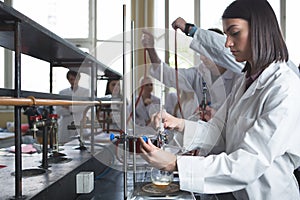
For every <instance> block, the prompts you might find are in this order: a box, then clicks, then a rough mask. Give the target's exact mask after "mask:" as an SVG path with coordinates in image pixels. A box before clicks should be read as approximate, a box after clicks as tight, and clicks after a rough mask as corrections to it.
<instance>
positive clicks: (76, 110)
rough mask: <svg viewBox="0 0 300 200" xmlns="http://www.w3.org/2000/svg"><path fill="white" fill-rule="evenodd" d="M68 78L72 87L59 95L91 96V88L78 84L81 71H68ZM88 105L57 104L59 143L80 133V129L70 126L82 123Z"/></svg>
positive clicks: (67, 140)
mask: <svg viewBox="0 0 300 200" xmlns="http://www.w3.org/2000/svg"><path fill="white" fill-rule="evenodd" d="M67 79H68V81H69V83H70V87H69V88H66V89H64V90H61V91H60V92H59V95H65V96H72V98H74V97H75V98H76V97H89V96H90V94H89V90H88V89H86V88H83V87H80V86H79V85H78V82H79V80H80V73H78V72H76V71H71V70H70V71H68V72H67ZM85 108H86V106H76V105H72V106H57V107H56V113H57V114H58V115H59V117H60V118H59V121H58V142H59V144H65V143H67V142H69V141H71V140H72V139H74V136H77V135H78V134H79V130H77V129H76V130H69V129H68V126H69V125H71V124H74V125H80V121H81V120H82V118H83V111H84V110H85Z"/></svg>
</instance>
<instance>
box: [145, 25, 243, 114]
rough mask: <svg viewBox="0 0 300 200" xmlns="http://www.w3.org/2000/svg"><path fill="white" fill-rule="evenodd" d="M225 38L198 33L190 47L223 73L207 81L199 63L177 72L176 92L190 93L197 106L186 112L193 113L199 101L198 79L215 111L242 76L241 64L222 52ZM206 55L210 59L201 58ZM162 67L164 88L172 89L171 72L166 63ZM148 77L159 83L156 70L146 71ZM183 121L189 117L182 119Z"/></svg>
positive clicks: (200, 88)
mask: <svg viewBox="0 0 300 200" xmlns="http://www.w3.org/2000/svg"><path fill="white" fill-rule="evenodd" d="M225 39H226V38H225V37H224V36H222V35H220V34H217V33H215V32H213V31H208V30H203V29H198V30H197V31H196V33H195V35H194V38H193V40H192V42H191V44H190V47H191V48H192V49H193V50H194V51H196V52H199V53H200V54H203V55H204V56H206V57H208V58H210V59H211V60H212V61H214V62H215V63H216V64H217V65H219V66H222V67H224V68H226V69H229V70H227V71H226V72H225V73H224V74H222V75H221V76H220V77H219V78H218V79H217V80H216V81H214V82H213V81H212V80H211V73H210V71H209V70H208V69H207V68H206V67H205V65H204V64H203V62H200V63H199V64H198V65H197V66H194V67H190V68H187V69H182V68H180V69H178V79H179V80H178V85H179V89H181V90H184V91H186V92H194V93H195V99H197V105H190V106H189V109H191V110H193V111H194V110H195V109H196V108H197V106H198V105H199V103H201V101H202V99H203V94H202V90H203V87H202V81H201V80H202V76H203V77H204V79H205V82H206V83H207V87H208V90H209V94H208V100H209V101H211V106H212V107H214V108H215V109H218V108H219V106H220V105H221V104H222V103H223V102H224V101H225V99H226V97H227V95H228V94H229V93H230V91H231V88H232V86H233V84H234V82H235V81H236V80H237V79H238V78H240V77H241V76H242V73H241V71H242V69H243V68H244V64H243V63H238V62H236V61H235V58H234V56H233V55H232V54H231V52H230V50H229V49H227V48H225V46H224V44H225ZM204 52H206V53H207V52H209V53H211V54H212V56H209V55H207V54H204ZM162 66H163V82H164V84H165V85H166V86H168V87H176V81H175V80H176V79H175V69H174V68H171V67H169V66H168V65H167V64H166V63H163V64H162ZM150 74H151V76H153V77H154V78H156V79H158V80H160V69H159V68H157V69H154V67H151V68H150ZM184 117H185V119H187V118H188V117H189V116H184Z"/></svg>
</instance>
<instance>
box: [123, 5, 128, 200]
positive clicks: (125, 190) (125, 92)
mask: <svg viewBox="0 0 300 200" xmlns="http://www.w3.org/2000/svg"><path fill="white" fill-rule="evenodd" d="M125 31H126V5H125V4H123V76H124V74H125V73H126V72H127V70H126V55H125V53H126V32H125ZM123 80H124V83H123V109H122V111H123V112H122V118H123V119H122V130H124V137H125V140H124V164H123V170H124V181H123V182H124V199H126V198H127V153H126V150H127V140H126V134H127V131H126V126H127V125H126V108H127V106H126V97H127V91H126V88H125V85H126V83H125V82H126V81H125V78H124V79H123Z"/></svg>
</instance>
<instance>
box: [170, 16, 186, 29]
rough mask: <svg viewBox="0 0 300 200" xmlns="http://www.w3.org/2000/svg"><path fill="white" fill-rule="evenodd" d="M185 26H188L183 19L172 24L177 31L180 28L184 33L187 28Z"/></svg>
mask: <svg viewBox="0 0 300 200" xmlns="http://www.w3.org/2000/svg"><path fill="white" fill-rule="evenodd" d="M185 24H186V21H185V20H184V19H183V18H181V17H178V18H177V19H175V20H174V21H173V22H172V27H173V28H174V29H175V30H176V29H177V28H179V29H180V30H181V31H182V32H184V28H185Z"/></svg>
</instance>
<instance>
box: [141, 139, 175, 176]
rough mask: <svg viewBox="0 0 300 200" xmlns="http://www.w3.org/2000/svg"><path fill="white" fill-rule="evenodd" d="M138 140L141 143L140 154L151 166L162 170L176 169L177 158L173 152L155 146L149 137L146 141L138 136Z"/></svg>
mask: <svg viewBox="0 0 300 200" xmlns="http://www.w3.org/2000/svg"><path fill="white" fill-rule="evenodd" d="M139 140H140V144H141V146H140V148H141V152H142V153H141V156H142V158H143V159H144V160H146V161H147V162H148V163H149V164H150V165H151V166H153V167H155V168H157V169H160V170H164V171H175V170H177V165H176V159H177V158H176V156H175V155H174V154H172V153H170V152H167V151H164V150H162V149H160V148H158V147H156V146H155V145H154V144H152V142H151V140H150V139H148V141H147V143H146V142H145V141H144V140H143V139H142V138H139Z"/></svg>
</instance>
